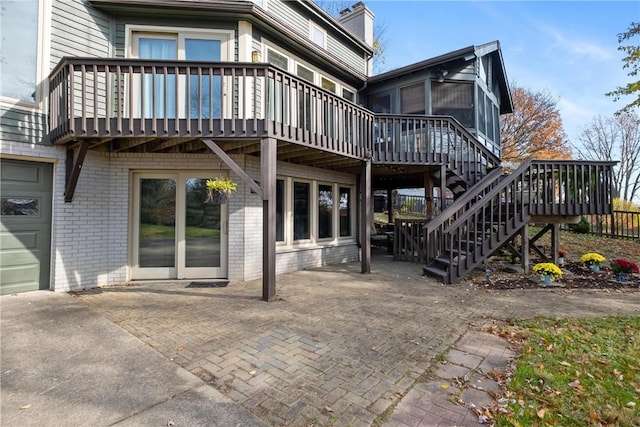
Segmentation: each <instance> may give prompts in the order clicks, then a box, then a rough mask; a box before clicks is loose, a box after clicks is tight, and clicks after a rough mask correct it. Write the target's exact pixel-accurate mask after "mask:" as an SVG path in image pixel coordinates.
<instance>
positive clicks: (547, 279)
mask: <svg viewBox="0 0 640 427" xmlns="http://www.w3.org/2000/svg"><path fill="white" fill-rule="evenodd" d="M551 281H552V280H551V275H550V274H543V275H542V284H544V285H550V284H551Z"/></svg>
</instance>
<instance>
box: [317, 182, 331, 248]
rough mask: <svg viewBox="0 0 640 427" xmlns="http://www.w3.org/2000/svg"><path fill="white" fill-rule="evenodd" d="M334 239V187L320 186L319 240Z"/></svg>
mask: <svg viewBox="0 0 640 427" xmlns="http://www.w3.org/2000/svg"><path fill="white" fill-rule="evenodd" d="M330 237H333V186H331V185H318V238H319V239H327V238H330Z"/></svg>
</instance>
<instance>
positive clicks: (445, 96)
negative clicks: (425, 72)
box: [431, 81, 475, 128]
mask: <svg viewBox="0 0 640 427" xmlns="http://www.w3.org/2000/svg"><path fill="white" fill-rule="evenodd" d="M431 114H433V115H436V116H453V117H454V118H456V119H457V120H458V121H459V122H460V123H461V124H462V125H463V126H464V127H466V128H474V127H475V120H474V114H475V112H474V110H473V83H472V82H469V83H466V82H437V81H432V82H431Z"/></svg>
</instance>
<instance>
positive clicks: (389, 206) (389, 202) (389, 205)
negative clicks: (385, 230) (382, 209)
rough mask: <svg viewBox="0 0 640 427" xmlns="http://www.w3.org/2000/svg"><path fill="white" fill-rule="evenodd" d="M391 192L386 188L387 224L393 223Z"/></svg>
mask: <svg viewBox="0 0 640 427" xmlns="http://www.w3.org/2000/svg"><path fill="white" fill-rule="evenodd" d="M392 196H393V190H392V189H391V187H389V188H387V224H392V223H393V200H392V199H391V197H392Z"/></svg>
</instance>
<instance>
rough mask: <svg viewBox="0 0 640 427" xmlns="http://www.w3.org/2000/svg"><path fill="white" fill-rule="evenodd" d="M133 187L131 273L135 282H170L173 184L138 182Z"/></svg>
mask: <svg viewBox="0 0 640 427" xmlns="http://www.w3.org/2000/svg"><path fill="white" fill-rule="evenodd" d="M136 184H137V194H136V196H137V200H138V203H137V206H136V207H135V208H136V209H135V211H136V219H137V221H136V233H135V236H134V245H135V248H134V254H135V259H134V269H135V270H136V271H140V272H142V271H144V272H146V273H148V274H149V275H148V276H147V275H146V273H145V274H143V275H142V276H140V277H139V278H158V279H164V278H171V277H172V276H174V275H175V267H176V180H175V179H173V178H151V177H149V178H140V179H139V181H137V182H136Z"/></svg>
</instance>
